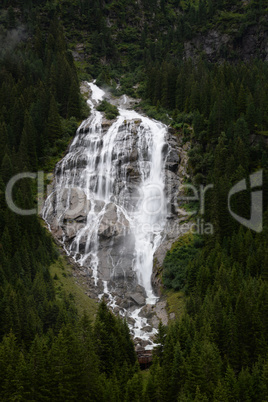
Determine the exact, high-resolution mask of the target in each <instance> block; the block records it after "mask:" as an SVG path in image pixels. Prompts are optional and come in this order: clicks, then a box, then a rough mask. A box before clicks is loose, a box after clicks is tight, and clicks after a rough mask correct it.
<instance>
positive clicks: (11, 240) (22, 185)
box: [0, 0, 268, 402]
mask: <svg viewBox="0 0 268 402" xmlns="http://www.w3.org/2000/svg"><path fill="white" fill-rule="evenodd" d="M267 12H268V9H267V4H266V2H265V1H264V0H248V1H244V2H241V1H239V0H216V1H212V0H167V1H163V0H160V1H156V0H140V1H138V2H135V1H133V0H120V1H116V0H54V1H49V0H38V1H32V0H27V1H22V0H3V1H2V3H1V6H0V38H1V49H0V400H2V401H27V402H29V401H38V402H39V401H126V402H128V401H133V402H134V401H135V402H136V401H144V402H145V401H146V402H147V401H157V402H158V401H159V402H160V401H161V402H162V401H163V402H165V401H167V402H169V401H181V402H184V401H185V402H186V401H187V402H188V401H189V402H191V401H193V402H197V401H200V402H201V401H203V402H205V401H217V402H225V401H230V402H236V401H239V402H246V401H248V402H250V401H257V402H258V401H267V400H268V397H267V395H268V252H267V250H268V205H267V201H268V184H267V178H268V64H267V46H268V45H267V23H268V14H267ZM215 31H216V32H217V35H218V36H217V38H216V39H215V35H216V34H215ZM211 32H214V34H213V35H214V45H211V43H210V48H208V47H209V45H208V38H209V35H211ZM222 38H225V39H226V38H227V39H226V40H224V41H223V40H222ZM265 44H266V45H265ZM213 46H214V47H213ZM265 46H266V48H265ZM211 47H212V48H213V49H212V50H211ZM265 49H266V53H265ZM93 78H94V79H95V78H96V80H97V81H96V82H97V83H98V85H105V86H108V87H109V88H110V91H111V92H112V93H113V94H114V95H120V94H123V93H127V94H128V95H131V96H133V97H135V98H137V99H139V100H140V99H141V102H140V104H139V106H138V107H139V108H142V110H144V111H145V112H146V113H147V115H148V116H150V117H153V118H156V119H158V120H162V121H163V122H165V123H166V124H168V125H170V126H171V128H172V130H173V132H174V133H175V135H177V136H178V137H180V138H181V140H182V142H183V143H186V142H189V143H190V144H191V148H190V150H189V151H188V157H189V161H188V172H189V178H188V179H187V182H189V183H192V184H194V185H196V186H200V185H203V186H205V185H208V184H211V183H212V184H213V185H214V188H213V191H211V193H209V194H210V196H208V197H207V198H206V208H205V213H204V216H203V217H204V219H205V220H206V221H208V222H211V223H212V224H213V227H214V232H213V235H207V236H199V235H194V236H190V235H189V236H188V235H185V236H184V237H183V238H180V239H179V240H178V241H177V242H176V243H175V244H174V245H173V246H172V248H171V249H170V251H169V252H168V253H167V255H166V257H165V259H164V262H163V266H162V267H161V269H162V271H161V276H162V282H163V292H166V293H167V294H174V295H176V294H180V296H181V297H182V298H183V308H182V309H181V310H180V312H179V313H178V312H176V311H175V313H176V314H175V315H176V319H175V320H171V321H170V323H169V325H168V326H164V325H162V324H161V323H160V325H159V329H158V335H157V344H158V346H157V347H156V348H155V349H154V352H153V364H152V366H151V367H150V369H149V370H146V371H141V370H140V367H139V364H138V361H137V357H136V353H135V350H134V344H133V341H132V339H131V336H130V332H129V329H128V326H127V323H126V322H125V321H123V320H122V319H121V318H118V317H116V316H115V315H113V314H112V313H111V312H110V311H109V309H108V307H107V306H106V304H105V302H104V301H102V302H100V303H99V305H98V310H97V313H96V316H95V319H94V320H92V317H89V315H88V314H87V312H86V311H85V312H84V313H81V312H80V311H78V309H77V305H76V301H75V297H74V296H73V295H72V294H70V293H68V292H67V291H66V292H65V291H64V289H63V290H62V291H61V292H60V294H59V292H58V291H57V289H56V285H55V282H56V281H55V278H53V277H52V274H51V270H50V267H51V265H52V264H55V263H57V261H58V260H59V258H60V256H59V250H58V247H57V246H56V245H55V243H54V241H53V240H52V237H51V235H50V234H49V232H48V231H47V229H46V228H45V227H44V224H43V222H42V220H41V218H40V217H39V216H38V215H37V214H36V215H30V216H21V215H17V214H15V213H14V212H12V211H11V210H10V209H9V208H8V206H7V204H6V199H5V188H6V185H7V183H8V182H9V180H10V178H11V177H13V176H14V175H16V174H17V173H21V172H37V170H44V171H45V172H51V171H52V170H53V168H54V166H55V163H56V162H57V161H58V160H59V159H60V158H61V157H62V156H63V154H64V152H65V150H66V148H67V147H68V144H69V143H70V141H71V139H72V137H73V136H74V134H75V131H76V129H77V127H78V126H79V124H80V122H81V121H82V120H83V119H84V118H86V117H87V116H88V114H89V110H88V107H87V105H86V103H85V101H84V99H83V98H82V96H81V95H80V89H79V88H80V82H81V81H82V80H92V79H93ZM259 170H262V171H263V188H262V190H263V229H262V231H261V232H260V233H257V232H255V231H254V230H250V229H247V228H246V227H244V226H242V225H240V224H239V223H238V222H237V221H236V220H234V219H233V217H232V216H231V215H230V214H229V213H228V210H227V203H226V200H227V198H228V192H229V190H230V188H231V187H232V186H233V185H235V184H236V183H237V182H239V181H240V180H243V179H244V178H248V177H249V175H251V174H252V173H254V172H256V171H259ZM37 191H38V190H37V186H36V184H35V181H33V180H32V179H27V180H26V179H25V180H21V181H18V182H17V184H16V185H15V186H14V190H13V199H14V200H15V202H16V205H18V206H19V207H21V208H23V209H31V208H35V207H36V206H37V196H38V194H37ZM192 204H193V205H192ZM249 205H250V192H249V191H248V192H247V191H244V192H243V193H242V194H240V195H239V196H237V197H234V199H233V204H232V209H233V210H234V211H236V212H237V213H239V215H241V216H245V217H247V219H249V218H250V212H251V211H250V208H249ZM195 206H196V205H195V204H194V203H190V204H189V205H187V206H186V207H188V208H194V209H195Z"/></svg>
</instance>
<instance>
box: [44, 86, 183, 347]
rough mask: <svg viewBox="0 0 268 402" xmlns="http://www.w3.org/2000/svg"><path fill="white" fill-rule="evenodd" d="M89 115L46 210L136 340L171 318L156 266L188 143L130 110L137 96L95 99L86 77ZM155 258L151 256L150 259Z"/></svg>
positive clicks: (146, 339)
mask: <svg viewBox="0 0 268 402" xmlns="http://www.w3.org/2000/svg"><path fill="white" fill-rule="evenodd" d="M82 90H83V91H84V92H88V93H89V95H90V98H89V101H88V102H89V104H90V106H91V111H92V113H91V115H90V116H89V118H88V119H87V120H85V121H84V122H83V123H82V124H81V126H80V127H79V129H78V130H77V133H76V136H75V138H74V140H73V142H72V144H71V146H70V148H69V150H68V153H67V154H66V156H65V157H64V158H63V159H62V160H61V161H60V162H59V163H58V164H57V166H56V168H55V176H54V181H53V186H52V191H51V194H49V196H48V198H47V200H46V203H45V206H44V210H43V217H44V219H45V220H46V222H47V223H48V225H49V227H50V230H51V231H52V233H53V235H54V236H55V238H56V239H58V240H59V241H60V242H61V243H62V244H63V247H64V249H65V251H66V252H67V254H68V255H69V256H70V257H71V258H72V259H73V260H74V261H75V262H76V269H75V275H80V276H83V277H84V281H85V282H86V284H87V287H88V295H89V296H90V297H95V298H97V299H100V298H102V297H104V298H105V299H106V300H107V303H108V304H109V305H110V306H111V308H112V309H113V311H114V312H115V313H117V314H120V315H122V316H125V317H126V318H127V320H128V323H129V325H130V328H131V330H132V332H133V336H134V337H135V338H136V343H140V344H142V346H146V345H148V344H150V343H151V342H152V339H153V336H154V334H155V332H156V327H157V325H158V323H159V320H160V319H161V320H162V321H163V323H164V324H166V323H167V320H168V316H167V313H166V310H165V303H166V302H165V301H164V300H162V299H161V298H160V299H159V298H158V297H157V296H160V295H161V275H159V268H160V267H161V265H162V263H163V259H164V256H165V254H166V251H167V250H168V249H169V248H170V247H171V244H172V243H173V242H174V241H175V239H176V238H177V237H178V235H179V232H178V229H179V223H180V221H181V220H183V219H185V217H184V216H183V214H181V215H180V214H178V208H177V207H178V206H177V192H178V188H179V185H180V182H181V180H182V178H183V177H185V175H186V165H187V147H188V144H185V145H183V146H182V145H181V144H180V143H179V140H178V138H177V137H176V136H175V135H174V134H173V133H172V131H171V130H169V129H168V127H167V126H165V125H164V124H162V123H159V122H156V121H153V120H150V119H148V118H147V117H145V116H143V115H141V114H138V113H137V112H135V111H133V110H131V108H132V107H133V104H134V102H135V101H134V100H132V99H131V98H128V97H126V96H123V97H121V98H120V99H110V101H111V102H113V103H115V104H117V105H118V106H119V111H120V115H119V117H118V118H117V119H115V120H106V119H105V118H104V116H103V114H102V113H100V112H98V111H97V110H96V109H95V107H96V105H97V104H98V102H99V100H100V99H102V98H104V97H105V96H106V95H105V93H104V92H103V91H102V90H100V89H99V88H98V87H96V85H94V84H88V83H84V84H83V86H82ZM153 262H154V263H153Z"/></svg>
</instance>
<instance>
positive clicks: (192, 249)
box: [163, 236, 201, 290]
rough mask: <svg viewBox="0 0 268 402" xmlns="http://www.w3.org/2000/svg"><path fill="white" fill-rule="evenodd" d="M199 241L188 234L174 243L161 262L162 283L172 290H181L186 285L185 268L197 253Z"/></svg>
mask: <svg viewBox="0 0 268 402" xmlns="http://www.w3.org/2000/svg"><path fill="white" fill-rule="evenodd" d="M200 246H201V243H200V242H198V239H196V241H195V240H194V239H191V238H190V239H189V237H188V236H184V237H182V238H181V239H180V240H178V242H177V243H174V244H173V246H172V248H171V250H170V251H168V252H167V254H166V257H165V259H164V262H163V268H164V272H163V283H164V285H165V286H167V287H169V288H172V289H174V290H181V289H183V288H184V287H185V285H186V270H187V267H188V264H189V262H190V261H191V260H192V259H194V257H195V256H196V254H197V253H198V247H200Z"/></svg>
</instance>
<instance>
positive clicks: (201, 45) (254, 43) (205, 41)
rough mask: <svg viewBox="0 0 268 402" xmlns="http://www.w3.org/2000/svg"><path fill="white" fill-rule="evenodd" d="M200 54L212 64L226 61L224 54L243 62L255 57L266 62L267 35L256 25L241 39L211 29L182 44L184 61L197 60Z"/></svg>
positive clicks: (267, 50) (267, 55)
mask: <svg viewBox="0 0 268 402" xmlns="http://www.w3.org/2000/svg"><path fill="white" fill-rule="evenodd" d="M237 33H238V32H237ZM201 52H203V53H205V54H206V56H207V58H208V60H209V61H212V62H213V61H215V60H217V61H218V62H219V61H224V60H226V54H229V55H231V54H232V57H234V54H236V58H237V59H239V60H244V61H249V60H251V59H254V58H255V57H256V56H258V58H261V59H262V60H266V61H268V33H267V31H262V30H260V29H259V28H258V26H256V25H255V26H251V27H248V28H247V29H246V31H245V32H244V33H243V35H242V36H241V37H238V36H237V35H229V34H226V33H225V34H222V33H221V32H219V31H217V30H215V29H212V30H210V31H209V32H207V33H205V34H199V35H197V36H195V37H194V38H193V39H192V40H191V41H186V42H185V43H184V57H185V58H186V59H188V58H192V59H195V58H198V57H199V56H200V53H201Z"/></svg>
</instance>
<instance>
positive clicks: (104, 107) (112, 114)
mask: <svg viewBox="0 0 268 402" xmlns="http://www.w3.org/2000/svg"><path fill="white" fill-rule="evenodd" d="M97 110H99V111H100V112H104V113H105V117H106V119H108V120H112V119H115V118H116V117H117V116H118V115H119V112H118V109H117V107H116V106H114V105H112V104H111V103H109V102H107V101H106V100H103V101H102V102H101V103H100V104H99V106H98V107H97Z"/></svg>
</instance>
